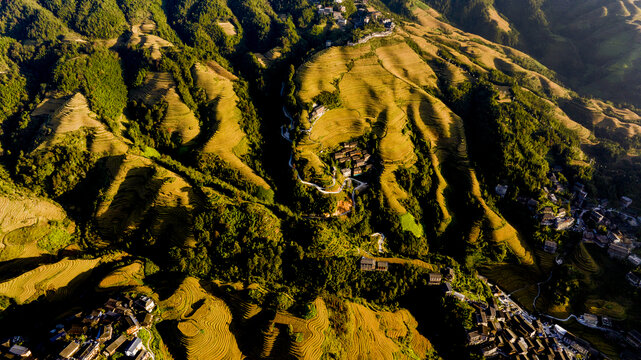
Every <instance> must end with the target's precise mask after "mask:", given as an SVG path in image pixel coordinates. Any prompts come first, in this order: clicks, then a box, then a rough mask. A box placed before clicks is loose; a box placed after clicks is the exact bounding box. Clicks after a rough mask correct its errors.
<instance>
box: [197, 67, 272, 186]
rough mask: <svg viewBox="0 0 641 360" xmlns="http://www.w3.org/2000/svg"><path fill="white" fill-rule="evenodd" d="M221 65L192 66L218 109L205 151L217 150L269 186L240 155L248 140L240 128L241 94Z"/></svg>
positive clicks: (258, 182) (247, 175)
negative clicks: (239, 94) (238, 95)
mask: <svg viewBox="0 0 641 360" xmlns="http://www.w3.org/2000/svg"><path fill="white" fill-rule="evenodd" d="M221 69H222V68H221V67H220V65H218V66H217V67H216V66H204V65H202V64H197V65H196V66H195V67H194V69H193V73H194V78H195V80H196V84H197V86H198V87H200V88H202V89H204V90H205V93H206V94H207V99H208V101H209V102H210V104H212V106H214V109H213V110H214V111H215V122H216V124H215V132H214V134H213V135H212V136H211V138H210V139H209V140H208V141H207V143H206V144H205V146H204V147H203V150H202V151H203V152H205V153H213V154H215V155H216V156H218V157H220V158H221V159H222V160H224V161H225V162H226V163H227V164H229V166H231V167H232V168H233V169H236V170H237V171H239V172H240V173H241V174H242V175H243V176H244V177H245V178H246V179H247V180H248V181H250V182H251V183H253V184H255V185H258V186H262V187H263V188H265V189H269V188H270V186H269V184H267V182H266V181H265V180H264V179H263V178H261V177H260V176H258V175H256V173H255V172H254V171H253V170H252V169H251V168H250V167H249V166H247V164H245V163H244V162H243V161H242V160H241V159H240V157H242V156H243V155H245V154H246V152H245V151H242V150H243V146H239V144H242V143H243V141H246V137H247V136H246V134H245V133H244V132H243V130H242V129H241V128H240V122H241V121H242V114H241V112H240V110H239V109H238V107H237V103H238V97H237V96H236V93H235V92H234V86H233V83H232V81H231V80H230V79H229V75H231V74H229V75H227V74H225V72H223V71H222V70H221ZM223 70H224V69H223ZM221 74H222V75H221ZM225 75H227V76H225ZM232 76H233V75H232ZM239 149H240V151H239Z"/></svg>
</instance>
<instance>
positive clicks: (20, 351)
mask: <svg viewBox="0 0 641 360" xmlns="http://www.w3.org/2000/svg"><path fill="white" fill-rule="evenodd" d="M9 353H10V354H13V355H15V356H20V357H29V356H31V350H29V349H28V348H26V347H24V346H20V345H13V346H12V347H10V348H9Z"/></svg>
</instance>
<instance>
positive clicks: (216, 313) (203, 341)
mask: <svg viewBox="0 0 641 360" xmlns="http://www.w3.org/2000/svg"><path fill="white" fill-rule="evenodd" d="M160 306H161V308H162V309H164V313H163V319H165V320H167V319H172V320H178V325H177V327H178V328H177V331H178V334H179V337H180V341H181V342H182V344H183V345H184V346H185V349H186V350H187V359H190V360H191V359H196V360H201V359H202V360H210V359H242V358H244V356H243V355H242V354H241V352H240V349H238V345H237V343H236V339H235V337H234V335H233V334H232V333H231V331H230V328H229V324H230V323H231V320H232V315H231V312H230V310H229V308H228V307H227V305H226V304H225V303H224V302H223V301H222V300H220V299H218V298H216V297H214V296H212V295H210V294H209V293H207V292H206V291H205V290H204V289H203V288H202V287H201V286H200V284H199V282H198V280H197V279H195V278H187V279H185V280H184V282H183V283H182V284H181V285H180V287H179V288H178V289H177V290H176V292H175V293H174V294H173V295H172V296H171V297H169V298H168V299H167V300H165V301H163V302H161V304H160Z"/></svg>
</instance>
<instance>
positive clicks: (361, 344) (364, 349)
mask: <svg viewBox="0 0 641 360" xmlns="http://www.w3.org/2000/svg"><path fill="white" fill-rule="evenodd" d="M348 308H349V312H350V324H349V330H348V333H347V335H346V337H345V339H344V341H342V344H343V346H344V349H345V353H346V354H345V355H346V356H345V358H346V359H390V360H391V359H397V358H408V356H407V355H406V353H407V352H410V353H417V354H418V353H421V352H422V351H423V349H427V348H428V347H429V345H426V342H427V339H426V338H425V337H423V336H422V335H420V334H418V333H417V332H415V329H416V325H417V323H416V320H414V319H413V318H412V316H411V315H410V314H409V313H408V312H406V311H403V310H401V311H399V312H396V313H389V312H375V311H373V310H370V309H368V308H366V307H365V306H363V305H360V304H354V303H349V304H348ZM408 328H410V329H413V330H410V331H412V336H415V337H417V339H416V340H415V341H413V342H410V344H412V343H413V344H414V345H418V346H419V347H418V348H416V349H414V348H411V347H410V348H406V347H405V345H404V344H402V343H399V341H398V340H400V338H401V336H403V335H407V331H408ZM420 338H422V339H420ZM403 350H406V351H403Z"/></svg>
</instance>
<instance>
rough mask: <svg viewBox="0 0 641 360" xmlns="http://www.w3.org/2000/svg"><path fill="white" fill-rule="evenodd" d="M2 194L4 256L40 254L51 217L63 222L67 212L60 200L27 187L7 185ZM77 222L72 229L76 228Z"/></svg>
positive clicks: (0, 243) (0, 250)
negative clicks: (40, 196) (28, 191)
mask: <svg viewBox="0 0 641 360" xmlns="http://www.w3.org/2000/svg"><path fill="white" fill-rule="evenodd" d="M5 191H6V193H5V194H4V195H3V196H0V236H1V239H2V240H1V241H0V259H1V260H10V259H15V258H22V257H32V256H38V255H40V254H41V253H42V251H41V250H40V249H39V248H38V247H37V242H38V240H39V239H41V238H43V237H44V236H46V235H47V234H48V233H49V231H50V230H51V226H50V225H49V222H50V221H53V222H62V221H63V220H65V219H66V218H67V214H66V213H65V211H64V210H63V209H62V207H60V206H59V205H58V204H56V203H54V202H53V201H51V200H47V199H44V198H39V197H37V196H33V195H31V196H27V195H28V194H26V193H25V192H24V191H22V190H20V189H17V188H13V187H7V188H5ZM73 226H74V225H73V224H71V226H70V227H69V231H72V230H73Z"/></svg>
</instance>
